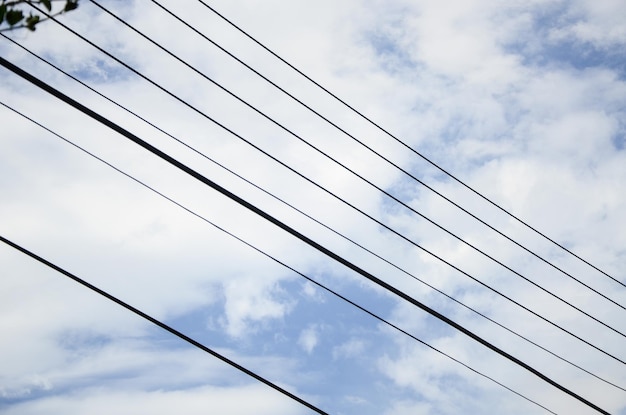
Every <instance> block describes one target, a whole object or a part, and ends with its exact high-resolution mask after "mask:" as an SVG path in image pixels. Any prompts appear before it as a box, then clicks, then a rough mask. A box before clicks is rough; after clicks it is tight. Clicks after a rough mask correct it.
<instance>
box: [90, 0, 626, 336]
mask: <svg viewBox="0 0 626 415" xmlns="http://www.w3.org/2000/svg"><path fill="white" fill-rule="evenodd" d="M91 3H93V4H94V5H96V6H97V7H99V8H100V9H101V10H103V11H104V12H106V13H107V14H109V15H110V16H112V17H113V18H115V19H116V20H117V21H118V22H120V23H122V24H124V25H125V26H126V27H128V28H129V29H131V30H132V31H134V32H135V33H137V34H138V35H140V36H141V37H143V38H144V39H146V40H147V41H149V42H150V43H152V44H153V45H155V46H156V47H158V48H159V49H160V50H162V51H163V52H165V53H167V54H168V55H169V56H171V57H172V58H174V59H176V60H177V61H178V62H180V63H182V64H183V65H185V66H186V67H187V68H189V69H191V70H193V71H194V72H195V73H197V74H198V75H200V76H201V77H202V78H204V79H206V80H207V81H209V82H211V83H212V84H213V85H215V86H217V87H218V88H220V89H221V90H222V91H224V92H226V93H227V94H229V95H230V96H231V97H233V98H235V99H236V100H238V101H239V102H241V103H242V104H244V105H245V106H247V107H248V108H250V109H252V110H253V111H255V112H256V113H258V114H259V115H261V116H262V117H264V118H265V119H267V120H268V121H270V122H272V123H273V124H274V125H276V126H277V127H279V128H281V129H282V130H283V131H285V132H287V133H288V134H290V135H291V136H293V137H294V138H296V139H298V140H299V141H301V142H302V143H304V144H306V145H307V146H309V147H310V148H312V149H314V150H315V151H317V152H318V153H319V154H321V155H323V156H324V157H326V158H328V159H329V160H331V161H332V162H334V163H335V164H337V165H338V166H340V167H342V168H343V169H345V170H347V171H348V172H350V173H351V174H353V175H354V176H355V177H357V178H359V179H361V180H363V181H364V182H365V183H367V184H368V185H370V186H372V187H373V188H375V189H376V190H378V191H379V192H381V193H383V194H384V195H386V196H387V197H389V198H390V199H392V200H394V201H395V202H397V203H398V204H400V205H402V206H403V207H405V208H406V209H408V210H410V211H411V212H413V213H415V214H417V215H418V216H420V217H421V218H423V219H425V220H426V221H428V222H429V223H431V224H432V225H434V226H436V227H437V228H439V229H440V230H442V231H444V232H445V233H447V234H448V235H450V236H452V237H453V238H455V239H457V240H458V241H459V242H461V243H463V244H465V245H467V246H469V247H470V248H472V249H473V250H474V251H476V252H478V253H480V254H482V255H483V256H484V257H486V258H488V259H490V260H491V261H493V262H495V263H496V264H498V265H500V266H501V267H503V268H504V269H506V270H508V271H509V272H511V273H513V274H514V275H516V276H518V277H520V278H522V279H523V280H524V281H526V282H528V283H529V284H531V285H533V286H534V287H536V288H538V289H540V290H541V291H543V292H545V293H546V294H548V295H550V296H551V297H553V298H555V299H557V300H559V301H561V302H562V303H564V304H566V305H567V306H569V307H571V308H573V309H574V310H576V311H578V312H579V313H581V314H583V315H585V316H587V317H588V318H590V319H592V320H594V321H595V322H596V323H598V324H600V325H602V326H604V327H606V328H608V329H609V330H612V331H613V332H615V333H617V334H619V335H620V336H622V337H624V338H626V334H624V333H622V332H621V331H619V330H618V329H616V328H614V327H612V326H611V325H609V324H607V323H605V322H604V321H602V320H600V319H599V318H597V317H595V316H593V315H592V314H590V313H588V312H586V311H584V310H583V309H581V308H580V307H577V306H576V305H574V304H572V303H571V302H569V301H567V300H565V299H564V298H562V297H559V296H558V295H557V294H555V293H553V292H551V291H550V290H548V289H546V288H544V287H543V286H541V285H540V284H538V283H536V282H534V281H533V280H531V279H530V278H528V277H526V276H524V275H522V274H521V273H520V272H518V271H516V270H514V269H513V268H511V267H510V266H508V265H506V264H504V263H503V262H501V261H499V260H498V259H496V258H494V257H493V256H491V255H489V254H488V253H486V252H485V251H483V250H481V249H479V248H477V247H476V246H474V245H472V244H471V243H469V242H467V241H465V240H464V239H463V238H461V237H459V236H458V235H456V234H455V233H453V232H452V231H450V230H448V229H446V228H445V227H443V226H441V225H440V224H438V223H437V222H435V221H433V220H432V219H430V218H428V217H427V216H425V215H423V214H422V213H420V212H419V211H417V210H416V209H414V208H413V207H411V206H409V205H408V204H406V203H404V202H403V201H402V200H400V199H398V198H397V197H395V196H393V195H392V194H391V193H389V192H387V191H386V190H384V189H383V188H381V187H380V186H377V185H376V184H375V183H373V182H372V181H370V180H368V179H366V178H365V177H364V176H362V175H360V174H359V173H357V172H355V171H354V170H352V169H350V168H349V167H347V166H346V165H344V164H342V163H341V162H340V161H338V160H337V159H335V158H333V157H332V156H330V155H329V154H328V153H326V152H324V151H322V150H320V149H319V148H317V147H315V146H314V145H313V144H311V143H309V142H308V141H306V140H305V139H304V138H302V137H301V136H299V135H298V134H296V133H294V132H293V131H291V130H290V129H288V128H287V127H285V126H284V125H282V124H281V123H279V122H278V121H276V120H274V119H273V118H272V117H270V116H268V115H267V114H265V113H264V112H262V111H261V110H259V109H258V108H256V107H254V106H253V105H251V104H250V103H248V102H247V101H245V100H244V99H242V98H241V97H239V96H237V95H236V94H234V93H233V92H232V91H230V90H228V89H227V88H225V87H224V86H223V85H221V84H220V83H218V82H217V81H215V80H213V79H212V78H211V77H209V76H207V75H206V74H204V73H203V72H202V71H200V70H198V69H197V68H195V67H194V66H193V65H191V64H189V63H187V62H186V61H184V60H183V59H181V58H180V57H178V56H177V55H175V54H174V53H172V52H171V51H169V50H168V49H167V48H165V47H164V46H162V45H161V44H159V43H158V42H156V41H154V40H153V39H151V38H150V37H148V36H147V35H145V34H144V33H142V32H141V31H139V30H138V29H136V28H135V27H133V26H132V25H130V24H129V23H128V22H126V21H124V20H123V19H121V18H120V17H118V16H116V15H115V14H113V13H112V12H110V11H109V10H107V9H106V8H105V7H104V6H102V5H100V4H99V3H98V2H97V1H95V0H91ZM414 245H415V246H416V247H417V248H419V249H421V250H422V251H424V252H426V253H428V254H429V255H431V256H433V257H435V258H439V257H438V256H436V255H434V254H433V253H431V252H430V251H429V250H427V249H425V248H423V247H422V246H421V245H419V244H414ZM576 281H578V280H576ZM578 282H579V283H581V284H583V283H582V282H581V281H578ZM583 285H585V284H583ZM585 286H586V285H585ZM588 288H590V289H591V290H592V291H593V292H595V293H597V294H598V295H600V296H602V297H603V298H605V299H607V300H608V301H610V302H612V303H613V304H615V305H617V306H618V307H621V308H622V309H625V310H626V308H625V307H623V306H622V305H620V304H619V303H617V302H615V301H613V300H612V299H610V298H609V297H606V296H605V295H604V294H602V293H600V292H598V291H596V290H594V289H593V288H591V287H588Z"/></svg>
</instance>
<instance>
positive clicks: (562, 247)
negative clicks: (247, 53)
mask: <svg viewBox="0 0 626 415" xmlns="http://www.w3.org/2000/svg"><path fill="white" fill-rule="evenodd" d="M198 1H199V2H200V3H201V4H202V5H204V6H205V7H206V8H207V9H209V10H210V11H211V12H213V13H214V14H215V15H216V16H218V17H220V18H221V19H222V20H224V21H225V22H226V23H228V24H229V25H231V26H232V27H233V28H235V29H237V30H238V31H239V32H240V33H242V34H243V35H244V36H246V37H247V38H248V39H250V40H251V41H253V42H254V43H256V44H257V45H259V46H260V47H261V48H262V49H264V50H265V51H267V52H268V53H270V54H271V55H272V56H274V57H275V58H276V59H278V60H279V61H281V62H282V63H284V64H285V65H287V66H288V67H289V68H291V69H292V70H294V71H295V72H296V73H298V74H299V75H301V76H302V77H304V78H305V79H306V80H308V81H309V82H311V83H312V84H313V85H315V86H317V87H318V88H320V89H321V90H322V91H324V92H325V93H326V94H328V95H329V96H331V97H332V98H334V99H335V100H337V101H338V102H340V103H341V104H342V105H344V106H345V107H346V108H348V109H350V110H351V111H352V112H354V113H355V114H357V115H358V116H359V117H361V118H362V119H364V120H365V121H367V122H368V123H369V124H370V125H372V126H374V127H376V128H377V129H378V130H379V131H381V132H383V133H384V134H385V135H387V136H389V137H390V138H392V139H393V140H394V141H396V142H398V143H399V144H401V145H402V146H403V147H405V148H407V149H408V150H409V151H411V152H412V153H414V154H415V155H417V156H418V157H420V158H421V159H423V160H424V161H426V162H427V163H429V164H430V165H432V166H433V167H435V168H436V169H438V170H439V171H441V172H442V173H444V174H445V175H446V176H448V177H450V178H451V179H452V180H454V181H455V182H457V183H459V184H460V185H461V186H463V187H465V188H466V189H468V190H469V191H471V192H472V193H474V194H476V195H477V196H479V197H480V198H481V199H483V200H484V201H486V202H487V203H489V204H490V205H492V206H494V207H496V208H497V209H499V210H500V211H502V212H504V213H505V214H506V215H508V216H509V217H511V218H513V219H514V220H515V221H517V222H519V223H520V224H522V225H523V226H525V227H526V228H528V229H530V230H532V231H533V232H535V233H536V234H538V235H540V236H541V237H543V238H544V239H546V240H547V241H549V242H551V243H552V244H554V245H556V246H557V247H559V248H561V249H562V250H564V251H565V252H567V253H568V254H570V255H572V256H574V257H575V258H577V259H578V260H580V261H582V262H583V263H585V264H587V265H588V266H590V267H591V268H593V269H595V270H596V271H598V272H600V273H601V274H604V275H605V276H606V277H608V278H610V279H612V280H613V281H615V282H616V283H618V284H620V285H621V286H622V287H624V288H626V283H624V282H622V281H620V280H618V279H617V278H615V277H612V276H611V275H610V274H608V273H607V272H605V271H603V270H602V269H600V268H599V267H597V266H595V265H593V264H592V263H591V262H589V261H587V260H586V259H584V258H582V257H581V256H579V255H577V254H576V253H574V252H573V251H571V250H569V249H567V248H566V247H565V246H563V245H561V244H560V243H558V242H557V241H555V240H554V239H552V238H550V237H549V236H547V235H545V234H544V233H542V232H540V231H539V230H537V229H536V228H534V227H533V226H531V225H529V224H528V223H527V222H525V221H523V220H522V219H520V218H519V217H517V216H515V215H514V214H513V213H511V212H509V211H508V210H506V209H504V208H503V207H501V206H500V205H498V204H497V203H495V202H493V201H492V200H490V199H489V198H487V197H486V196H484V195H483V194H481V193H480V192H478V191H477V190H475V189H474V188H472V187H471V186H470V185H468V184H466V183H465V182H463V181H461V179H459V178H458V177H456V176H455V175H453V174H452V173H450V172H448V171H447V170H445V169H444V168H443V167H441V166H440V165H439V164H437V163H435V162H434V161H432V160H430V159H429V158H428V157H426V156H425V155H424V154H422V153H420V152H419V151H418V150H416V149H414V148H413V147H411V146H410V145H408V144H406V143H405V142H404V141H402V140H401V139H399V138H398V137H396V136H395V135H393V134H392V133H390V132H389V131H388V130H386V129H385V128H383V127H382V126H381V125H379V124H377V123H376V122H374V121H373V120H372V119H371V118H369V117H367V116H366V115H364V114H363V113H362V112H360V111H358V110H357V109H356V108H354V107H353V106H351V105H350V104H348V103H347V102H346V101H344V100H343V99H341V98H340V97H339V96H337V95H336V94H334V93H333V92H331V91H330V90H329V89H327V88H326V87H324V86H323V85H321V84H320V83H319V82H317V81H315V80H314V79H313V78H311V77H310V76H308V75H306V74H305V73H304V72H303V71H301V70H300V69H298V68H296V67H295V66H294V65H292V64H291V63H289V62H288V61H287V60H285V59H283V58H282V57H281V56H280V55H278V54H277V53H275V52H274V51H272V50H271V49H270V48H268V47H267V46H265V45H264V44H262V43H261V42H260V41H258V40H257V39H256V38H254V37H253V36H252V35H250V34H248V33H247V32H246V31H244V30H243V29H242V28H240V27H239V26H237V25H236V24H235V23H233V22H232V21H231V20H229V19H228V18H226V17H225V16H224V15H222V14H221V13H219V12H218V11H217V10H215V9H214V8H213V7H211V6H209V5H208V4H206V3H205V2H204V1H203V0H198ZM472 216H474V215H472ZM481 222H482V220H481Z"/></svg>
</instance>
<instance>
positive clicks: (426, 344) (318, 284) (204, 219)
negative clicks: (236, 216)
mask: <svg viewBox="0 0 626 415" xmlns="http://www.w3.org/2000/svg"><path fill="white" fill-rule="evenodd" d="M0 105H2V106H4V107H6V108H8V109H10V110H11V111H13V112H15V113H17V114H19V115H20V116H22V117H24V118H26V119H27V120H29V121H31V122H32V123H34V124H36V125H37V126H39V127H41V128H43V129H45V130H46V131H48V132H49V133H51V134H53V135H55V136H56V137H58V138H59V139H61V140H63V141H65V142H66V143H68V144H70V145H72V146H73V147H75V148H77V149H78V150H80V151H82V152H83V153H85V154H87V155H89V156H90V157H92V158H94V159H96V160H98V161H100V162H101V163H104V164H105V165H107V166H108V167H110V168H112V169H113V170H115V171H117V172H118V173H120V174H122V175H124V176H126V177H127V178H129V179H131V180H133V181H134V182H136V183H137V184H139V185H141V186H143V187H145V188H146V189H148V190H150V191H152V192H154V193H155V194H157V195H159V196H160V197H162V198H164V199H165V200H167V201H169V202H171V203H173V204H174V205H176V206H178V207H179V208H181V209H183V210H185V211H186V212H188V213H190V214H192V215H194V216H195V217H197V218H199V219H200V220H202V221H204V222H206V223H208V224H209V225H211V226H213V227H214V228H216V229H218V230H220V231H221V232H223V233H225V234H227V235H228V236H230V237H232V238H234V239H236V240H237V241H239V242H241V243H243V244H244V245H246V246H247V247H249V248H251V249H253V250H255V251H256V252H258V253H260V254H262V255H264V256H265V257H267V258H269V259H271V260H272V261H274V262H276V263H278V264H279V265H281V266H283V267H285V268H287V269H289V270H290V271H292V272H294V273H296V274H297V275H299V276H300V277H302V278H304V279H306V280H307V281H309V282H311V283H312V284H315V285H316V286H318V287H320V288H321V289H323V290H324V291H326V292H328V293H330V294H332V295H334V296H335V297H337V298H339V299H341V300H343V301H344V302H346V303H348V304H350V305H351V306H353V307H356V308H358V309H359V310H361V311H362V312H364V313H366V314H368V315H369V316H371V317H373V318H375V319H376V320H378V321H380V322H381V323H383V324H385V325H387V326H389V327H391V328H393V329H395V330H397V331H399V332H401V333H402V334H404V335H406V336H408V337H410V338H411V339H413V340H415V341H417V342H419V343H421V344H422V345H424V346H426V347H428V348H429V349H431V350H433V351H435V352H437V353H439V354H441V355H443V356H445V357H447V358H448V359H450V360H452V361H454V362H455V363H458V364H460V365H462V366H464V367H465V368H467V369H469V370H470V371H472V372H474V373H476V374H478V375H480V376H482V377H484V378H485V379H488V380H490V381H491V382H494V383H495V384H497V385H498V386H501V387H503V388H504V389H506V390H508V391H509V392H512V393H514V394H516V395H518V396H520V397H521V398H523V399H525V400H527V401H529V402H531V403H533V404H535V405H537V406H539V407H541V408H542V409H545V410H546V411H548V412H550V413H553V414H554V412H553V411H551V410H550V409H548V408H546V407H545V406H543V405H541V404H539V403H538V402H536V401H534V400H532V399H530V398H528V397H527V396H525V395H523V394H521V393H520V392H517V391H515V390H514V389H512V388H510V387H508V386H506V385H505V384H503V383H501V382H499V381H498V380H496V379H495V378H493V377H491V376H488V375H486V374H484V373H482V372H480V371H478V370H476V369H474V368H472V367H471V366H469V365H468V364H466V363H464V362H462V361H461V360H459V359H457V358H455V357H453V356H452V355H450V354H448V353H445V352H443V351H442V350H440V349H438V348H436V347H434V346H432V345H431V344H429V343H427V342H425V341H423V340H421V339H419V338H418V337H416V336H415V335H413V334H411V333H409V332H408V331H406V330H404V329H402V328H400V327H399V326H397V325H395V324H393V323H391V322H390V321H388V320H387V319H385V318H383V317H380V316H379V315H378V314H376V313H374V312H372V311H370V310H368V309H366V308H365V307H363V306H361V305H359V304H357V303H356V302H354V301H352V300H350V299H348V298H347V297H345V296H343V295H342V294H339V293H338V292H337V291H335V290H333V289H331V288H329V287H328V286H326V285H324V284H322V283H320V282H319V281H316V280H315V279H313V278H311V277H309V276H307V275H306V274H304V273H302V272H300V271H298V270H296V269H295V268H293V267H292V266H290V265H288V264H286V263H285V262H283V261H281V260H279V259H278V258H276V257H274V256H272V255H270V254H268V253H267V252H265V251H263V250H262V249H260V248H258V247H257V246H255V245H253V244H251V243H249V242H248V241H246V240H244V239H243V238H241V237H239V236H237V235H235V234H234V233H232V232H230V231H228V230H226V229H225V228H223V227H221V226H219V225H217V224H216V223H214V222H212V221H210V220H209V219H207V218H206V217H204V216H202V215H200V214H198V213H197V212H194V211H193V210H191V209H189V208H187V207H186V206H184V205H182V204H181V203H179V202H177V201H176V200H174V199H172V198H171V197H169V196H167V195H165V194H164V193H162V192H160V191H158V190H156V189H155V188H154V187H152V186H150V185H148V184H146V183H145V182H143V181H141V180H139V179H137V178H136V177H134V176H132V175H130V174H129V173H126V172H125V171H123V170H121V169H119V168H118V167H116V166H115V165H113V164H111V163H109V162H107V161H106V160H104V159H102V158H101V157H98V156H97V155H95V154H94V153H91V152H90V151H88V150H86V149H84V148H83V147H81V146H79V145H77V144H75V143H74V142H72V141H70V140H68V139H67V138H65V137H63V136H61V135H60V134H58V133H56V132H54V131H52V130H51V129H49V128H48V127H46V126H45V125H43V124H41V123H39V122H37V121H35V120H34V119H33V118H31V117H29V116H27V115H25V114H23V113H21V112H20V111H17V110H16V109H14V108H12V107H10V106H9V105H7V104H5V103H3V102H1V101H0ZM582 370H584V369H582ZM585 372H586V371H585ZM591 375H592V376H594V377H596V378H598V377H597V376H595V375H593V374H591ZM598 379H600V380H603V379H602V378H598ZM605 382H607V381H605ZM607 383H609V384H611V385H613V384H612V383H610V382H607ZM613 386H616V385H613ZM616 387H618V386H616ZM618 388H619V387H618ZM620 389H622V388H620ZM623 390H624V391H626V389H623Z"/></svg>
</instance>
